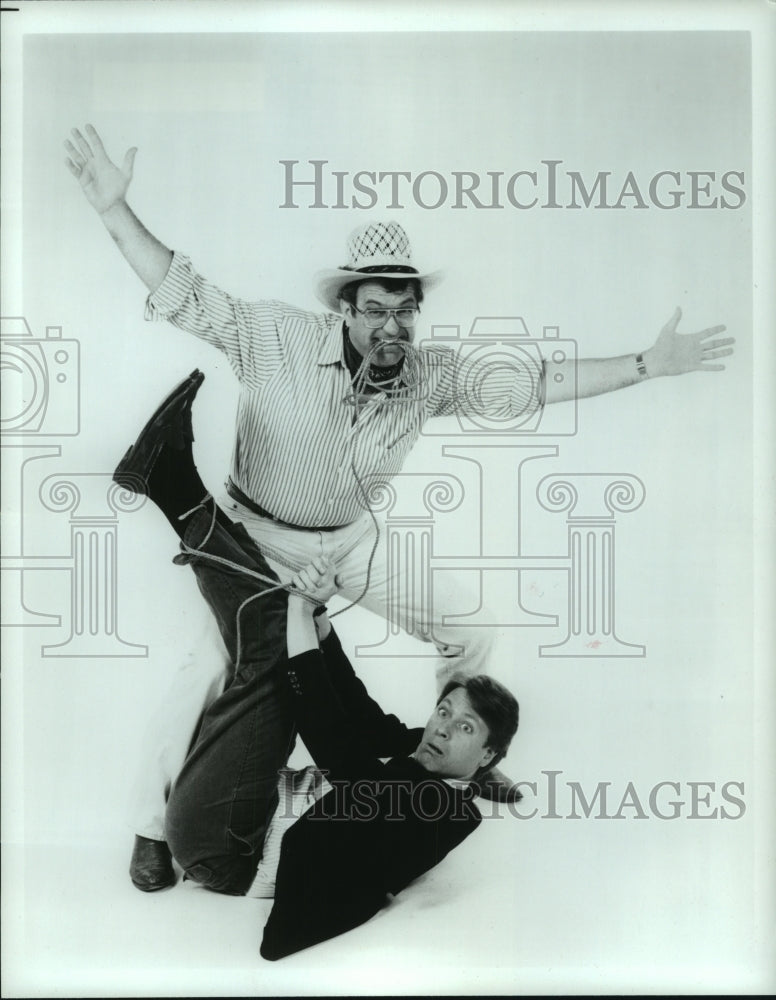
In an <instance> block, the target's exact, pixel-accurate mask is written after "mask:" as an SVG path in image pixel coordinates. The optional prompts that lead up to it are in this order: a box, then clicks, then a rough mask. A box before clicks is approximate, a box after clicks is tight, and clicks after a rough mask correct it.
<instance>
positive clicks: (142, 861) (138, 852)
mask: <svg viewBox="0 0 776 1000" xmlns="http://www.w3.org/2000/svg"><path fill="white" fill-rule="evenodd" d="M129 877H130V878H131V879H132V885H134V886H135V888H136V889H140V891H141V892H156V890H157V889H167V888H168V887H169V886H171V885H175V872H174V871H173V867H172V855H171V854H170V848H169V847H168V846H167V843H166V841H164V840H150V839H149V838H148V837H141V836H140V834H137V835H136V836H135V846H134V848H133V850H132V859H131V861H130V862H129Z"/></svg>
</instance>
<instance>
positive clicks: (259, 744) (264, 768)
mask: <svg viewBox="0 0 776 1000" xmlns="http://www.w3.org/2000/svg"><path fill="white" fill-rule="evenodd" d="M211 520H212V518H211V514H210V512H208V511H206V510H200V511H197V513H195V514H194V515H193V516H192V518H191V523H190V524H189V525H188V527H187V530H186V535H185V538H184V541H185V543H186V544H187V545H188V546H190V547H192V548H197V547H200V546H201V549H202V551H203V552H204V553H209V554H211V555H215V556H219V557H221V558H224V559H228V560H230V561H231V562H233V563H237V564H239V565H240V566H244V567H246V568H248V569H250V570H254V571H256V572H258V573H261V574H263V575H264V576H267V577H271V578H272V579H276V578H275V574H274V573H273V572H272V570H271V569H270V568H269V566H268V565H267V563H266V561H265V559H264V557H263V556H262V555H261V552H260V551H259V549H258V547H257V546H256V543H255V542H254V541H253V540H252V539H251V538H250V536H249V535H248V533H247V532H246V530H245V529H244V528H243V526H242V525H239V524H234V525H231V526H230V527H228V528H227V527H225V526H222V525H220V524H216V525H215V526H214V527H213V528H212V531H211V530H210V529H211ZM208 533H209V537H207V536H208ZM206 537H207V540H206V541H205V542H204V544H201V543H202V540H203V539H205V538H206ZM175 561H176V562H189V563H190V564H191V566H192V568H193V570H194V573H195V574H196V577H197V583H198V585H199V589H200V591H201V592H202V594H203V596H204V598H205V600H206V601H207V603H208V604H209V605H210V608H211V609H212V611H213V613H214V614H215V616H216V619H217V621H218V625H219V628H220V630H221V635H222V636H223V639H224V643H225V645H226V648H227V650H228V652H229V656H230V659H231V664H232V666H231V670H230V673H229V677H228V679H227V683H226V687H225V689H224V692H223V694H221V695H220V697H219V698H217V699H216V700H215V701H214V702H213V703H212V705H210V707H209V708H208V709H207V711H206V712H205V713H204V715H203V717H202V720H201V723H200V726H199V730H198V732H197V735H196V738H195V740H194V743H193V745H192V748H191V750H190V752H189V755H188V757H187V758H186V762H185V763H184V765H183V769H182V770H181V773H180V775H179V776H178V778H177V780H176V781H175V784H174V785H173V788H172V792H171V794H170V799H169V801H168V803H167V813H166V830H165V834H166V838H167V841H168V843H169V845H170V849H171V851H172V853H173V856H174V858H175V859H176V861H177V862H178V863H179V864H180V865H181V867H182V868H183V869H184V871H185V872H186V874H187V875H188V876H189V877H190V878H193V879H194V880H195V881H197V882H199V883H201V884H202V885H204V886H206V887H207V888H209V889H213V890H215V891H217V892H225V893H231V894H234V895H242V894H243V893H245V892H246V891H247V889H248V888H249V886H250V884H251V882H252V881H253V878H254V875H255V873H256V867H257V865H258V862H259V859H260V857H261V849H262V844H263V841H264V835H265V832H266V829H267V824H268V822H269V819H270V818H271V816H272V813H273V811H274V809H275V806H276V804H277V781H278V771H279V769H280V768H282V767H284V766H285V764H286V762H287V760H288V757H289V754H290V752H291V748H292V746H293V741H294V723H293V714H292V711H291V700H290V696H289V693H288V692H287V689H286V682H285V677H284V673H285V671H284V667H285V664H286V662H287V646H286V613H287V606H288V594H287V593H286V591H285V590H277V591H274V592H271V593H265V591H266V590H267V589H268V588H270V587H271V585H270V584H265V583H261V582H260V581H258V580H256V579H255V578H253V577H250V576H247V575H246V574H244V573H241V572H239V571H238V570H233V569H227V568H225V567H223V566H221V565H218V564H217V563H215V562H211V561H209V560H207V559H206V558H204V557H203V556H198V555H186V556H177V557H176V560H175Z"/></svg>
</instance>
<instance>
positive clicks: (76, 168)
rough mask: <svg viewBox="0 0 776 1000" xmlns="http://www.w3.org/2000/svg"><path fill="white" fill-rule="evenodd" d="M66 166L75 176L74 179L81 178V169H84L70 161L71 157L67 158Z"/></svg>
mask: <svg viewBox="0 0 776 1000" xmlns="http://www.w3.org/2000/svg"><path fill="white" fill-rule="evenodd" d="M65 165H66V166H67V169H68V170H69V171H70V173H71V174H72V175H73V177H80V176H81V169H82V168H81V167H79V166H77V165H76V164H75V163H73V161H72V160H71V159H70V157H69V156H66V157H65Z"/></svg>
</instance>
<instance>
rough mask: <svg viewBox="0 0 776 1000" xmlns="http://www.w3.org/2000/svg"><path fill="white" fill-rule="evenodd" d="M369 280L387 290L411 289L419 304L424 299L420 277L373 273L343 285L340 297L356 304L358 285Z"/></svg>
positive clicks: (352, 304) (351, 303)
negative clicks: (387, 275)
mask: <svg viewBox="0 0 776 1000" xmlns="http://www.w3.org/2000/svg"><path fill="white" fill-rule="evenodd" d="M367 281H370V282H372V284H375V285H379V286H380V287H381V288H382V289H383V290H384V291H386V292H404V291H406V290H407V289H409V291H411V292H413V293H414V295H415V301H416V302H417V303H418V305H420V304H421V302H422V301H423V285H422V284H421V282H420V279H419V278H406V279H405V278H382V277H380V276H379V275H371V274H369V275H365V276H364V277H363V278H359V279H358V280H357V281H349V282H348V283H347V285H343V286H342V288H340V290H339V296H338V297H339V298H340V299H341V300H342V301H343V302H347V303H348V305H351V306H355V304H356V296H357V295H358V286H359V285H363V284H364V283H365V282H367Z"/></svg>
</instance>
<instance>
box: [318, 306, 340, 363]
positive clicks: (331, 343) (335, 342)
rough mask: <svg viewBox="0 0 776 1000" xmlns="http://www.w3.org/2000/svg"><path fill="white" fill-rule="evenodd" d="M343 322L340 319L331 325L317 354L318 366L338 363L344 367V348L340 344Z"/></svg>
mask: <svg viewBox="0 0 776 1000" xmlns="http://www.w3.org/2000/svg"><path fill="white" fill-rule="evenodd" d="M344 322H345V320H344V319H343V318H342V317H340V319H339V320H338V321H337V322H336V323H332V325H331V326H330V327H329V332H328V333H327V334H326V337H325V338H324V341H323V343H322V344H321V349H320V351H319V352H318V364H319V365H336V364H337V362H339V363H340V364H341V365H342V367H343V368H344V367H345V358H344V348H343V344H342V327H343V324H344Z"/></svg>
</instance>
